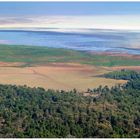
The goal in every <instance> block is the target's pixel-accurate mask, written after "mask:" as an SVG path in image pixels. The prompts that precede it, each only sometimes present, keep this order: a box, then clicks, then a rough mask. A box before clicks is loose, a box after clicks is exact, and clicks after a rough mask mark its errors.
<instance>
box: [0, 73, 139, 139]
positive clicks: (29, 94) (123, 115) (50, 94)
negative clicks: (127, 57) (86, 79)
mask: <svg viewBox="0 0 140 140" xmlns="http://www.w3.org/2000/svg"><path fill="white" fill-rule="evenodd" d="M116 73H117V76H118V77H119V79H121V77H122V79H124V73H127V74H126V76H128V77H129V78H127V79H129V80H128V82H127V83H126V84H125V85H116V86H114V87H112V88H108V87H107V86H105V87H102V86H99V88H97V89H94V88H93V89H90V90H89V89H88V90H89V91H90V95H89V96H84V95H83V94H82V93H79V92H78V91H76V89H73V90H72V91H69V92H66V91H63V90H60V91H54V90H51V89H49V90H44V89H43V88H41V87H38V88H30V87H27V86H26V85H25V86H15V85H0V137H1V138H2V137H3V138H10V137H12V138H74V137H76V138H90V137H91V138H132V137H133V138H138V137H140V78H139V76H138V78H135V77H131V79H130V75H131V73H132V71H125V70H121V71H119V72H114V75H115V74H116ZM118 73H119V74H120V75H119V74H118ZM134 73H135V74H136V75H139V73H137V72H134ZM108 75H109V74H108ZM110 75H111V78H112V75H113V73H110ZM115 78H116V77H115ZM94 95H96V96H94Z"/></svg>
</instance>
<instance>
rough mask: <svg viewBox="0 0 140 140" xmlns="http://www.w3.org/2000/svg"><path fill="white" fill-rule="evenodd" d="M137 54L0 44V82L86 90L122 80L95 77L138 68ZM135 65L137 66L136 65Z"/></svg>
mask: <svg viewBox="0 0 140 140" xmlns="http://www.w3.org/2000/svg"><path fill="white" fill-rule="evenodd" d="M139 65H140V59H139V57H127V56H112V55H104V54H92V53H89V52H82V51H74V50H67V49H57V48H49V47H36V46H15V45H0V77H1V78H0V83H1V84H16V85H25V84H26V85H28V86H31V87H38V86H39V87H44V88H45V89H48V88H51V89H62V90H72V89H73V88H76V89H77V90H79V91H86V90H87V88H91V89H92V88H96V87H98V86H99V85H102V86H105V85H108V86H109V87H111V86H113V85H115V84H118V83H119V84H124V83H125V82H126V81H124V80H114V79H106V78H103V77H98V75H102V74H104V73H108V72H110V71H113V70H116V69H122V68H130V69H131V68H134V69H135V68H137V69H140V66H139ZM136 66H137V67H136Z"/></svg>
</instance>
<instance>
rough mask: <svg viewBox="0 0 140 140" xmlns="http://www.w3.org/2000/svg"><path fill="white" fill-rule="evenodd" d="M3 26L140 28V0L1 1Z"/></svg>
mask: <svg viewBox="0 0 140 140" xmlns="http://www.w3.org/2000/svg"><path fill="white" fill-rule="evenodd" d="M0 27H1V28H7V27H8V28H12V27H14V28H21V27H22V28H28V27H30V28H31V27H33V28H35V27H38V28H101V29H132V30H137V29H139V30H140V2H0Z"/></svg>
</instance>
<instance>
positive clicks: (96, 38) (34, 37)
mask: <svg viewBox="0 0 140 140" xmlns="http://www.w3.org/2000/svg"><path fill="white" fill-rule="evenodd" d="M0 44H10V45H33V46H47V47H55V48H68V49H74V50H85V51H94V52H104V51H105V52H115V53H116V52H117V53H118V52H119V53H129V54H140V32H134V31H133V32H132V31H131V32H130V31H117V30H95V29H83V30H82V29H80V30H69V31H65V30H62V31H59V30H57V29H54V30H53V29H52V30H45V29H43V30H38V31H31V30H29V31H27V30H0Z"/></svg>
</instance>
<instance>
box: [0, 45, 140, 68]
mask: <svg viewBox="0 0 140 140" xmlns="http://www.w3.org/2000/svg"><path fill="white" fill-rule="evenodd" d="M0 61H1V62H22V63H24V65H26V66H31V65H36V64H40V65H41V64H48V63H52V62H55V63H60V62H61V63H71V62H72V63H80V64H89V65H94V66H107V67H111V66H139V65H140V58H137V57H133V58H132V57H126V56H125V57H124V56H111V55H102V54H92V53H88V52H82V51H74V50H68V49H60V48H49V47H36V46H18V45H17V46H16V45H0ZM24 65H23V66H24Z"/></svg>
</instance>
